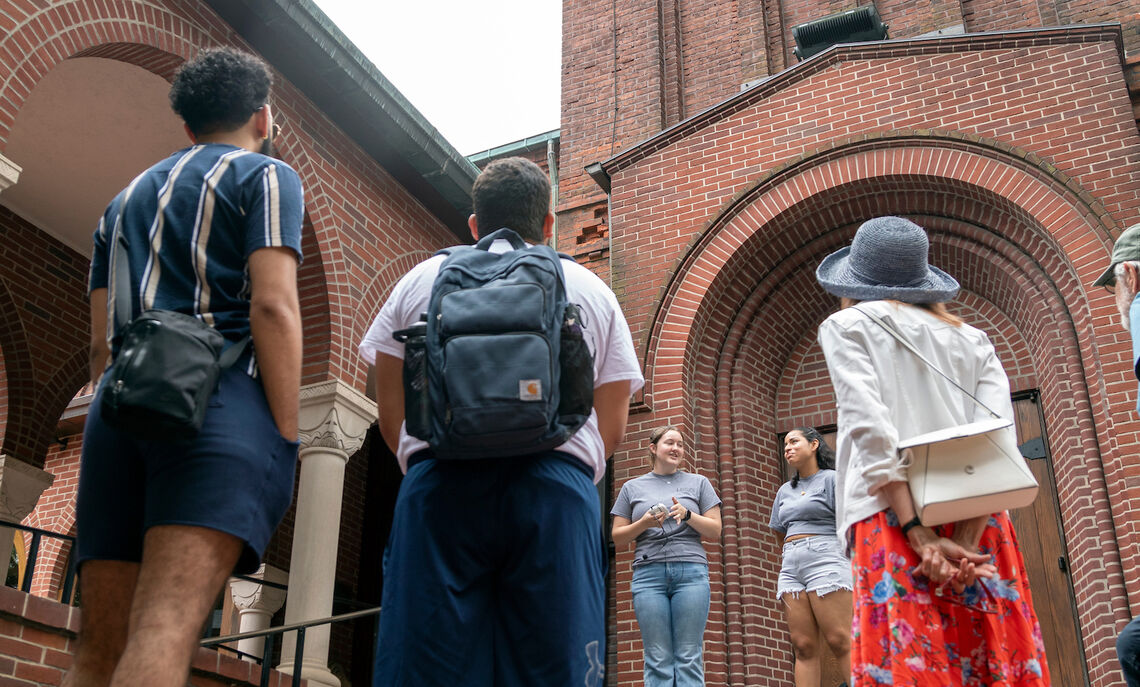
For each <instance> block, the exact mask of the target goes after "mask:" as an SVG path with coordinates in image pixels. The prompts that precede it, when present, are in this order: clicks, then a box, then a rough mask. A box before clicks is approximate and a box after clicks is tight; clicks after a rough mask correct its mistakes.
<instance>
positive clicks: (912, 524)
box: [902, 515, 922, 537]
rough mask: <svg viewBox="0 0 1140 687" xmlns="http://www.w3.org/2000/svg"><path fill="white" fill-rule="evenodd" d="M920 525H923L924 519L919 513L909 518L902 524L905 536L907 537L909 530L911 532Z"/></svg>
mask: <svg viewBox="0 0 1140 687" xmlns="http://www.w3.org/2000/svg"><path fill="white" fill-rule="evenodd" d="M920 525H922V521H921V520H919V519H918V516H917V515H916V516H914V517H913V518H911V519H910V520H907V521H906V522H905V523H903V526H902V533H903V536H904V537H905V536H906V533H907V532H910V531H911V530H913V529H914V528H916V527H918V526H920Z"/></svg>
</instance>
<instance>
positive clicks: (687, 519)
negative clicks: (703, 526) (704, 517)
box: [681, 508, 693, 522]
mask: <svg viewBox="0 0 1140 687" xmlns="http://www.w3.org/2000/svg"><path fill="white" fill-rule="evenodd" d="M691 517H693V511H691V510H689V509H687V508H686V509H685V517H683V518H681V522H688V521H689V518H691Z"/></svg>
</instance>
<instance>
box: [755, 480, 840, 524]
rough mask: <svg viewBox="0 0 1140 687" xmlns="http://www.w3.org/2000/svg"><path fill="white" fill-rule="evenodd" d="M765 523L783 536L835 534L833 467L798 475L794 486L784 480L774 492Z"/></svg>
mask: <svg viewBox="0 0 1140 687" xmlns="http://www.w3.org/2000/svg"><path fill="white" fill-rule="evenodd" d="M768 526H769V527H771V528H772V529H774V530H776V531H777V532H779V533H781V534H783V535H784V536H785V537H790V536H792V535H794V534H829V535H831V536H833V537H834V536H836V534H835V470H820V471H818V472H816V473H815V474H814V475H812V476H811V477H806V478H805V477H801V478H800V481H799V483H798V484H796V486H794V487H793V486H792V483H791V482H785V483H784V485H783V486H781V487H780V489H779V491H777V492H776V501H775V503H773V504H772V518H771V520H769V521H768Z"/></svg>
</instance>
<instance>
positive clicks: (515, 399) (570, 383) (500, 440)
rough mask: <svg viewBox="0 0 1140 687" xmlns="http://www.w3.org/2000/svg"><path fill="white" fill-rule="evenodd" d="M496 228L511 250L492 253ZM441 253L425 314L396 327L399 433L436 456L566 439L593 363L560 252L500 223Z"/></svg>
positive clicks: (502, 453) (589, 401) (587, 407)
mask: <svg viewBox="0 0 1140 687" xmlns="http://www.w3.org/2000/svg"><path fill="white" fill-rule="evenodd" d="M496 239H507V240H508V241H510V242H511V245H512V247H513V248H514V250H511V251H508V252H506V253H492V252H490V250H489V249H490V246H491V244H492V243H493V242H494V241H495V240H496ZM440 253H443V254H445V255H447V259H446V260H444V262H443V264H442V265H441V266H440V269H439V274H438V275H437V276H436V278H435V282H434V284H433V285H432V292H431V299H430V301H429V304H428V311H427V313H425V314H424V315H423V316H421V322H420V323H418V324H417V325H416V326H413V327H410V328H408V329H403V330H400V331H398V332H394V333H393V336H394V337H395V338H396V340H398V341H402V342H404V344H405V349H404V406H405V422H406V423H407V424H406V430H407V432H408V434H410V435H412V436H414V437H418V438H420V439H423V440H425V441H427V442H428V444H429V445H430V446H431V449H432V451H433V453H434V454H435V455H436V457H438V458H491V457H506V456H518V455H526V454H531V453H538V452H541V451H546V450H549V449H552V448H554V447H556V446H558V445H559V444H562V443H565V442H566V440H567V439H569V438H570V437H571V436H572V435H573V434H574V432H576V431H578V429H579V428H580V427H581V426H582V425H583V424H585V423H586V420H587V419H589V416H590V411H591V409H592V408H593V401H594V364H593V355H592V354H591V353H590V351H589V348H588V347H587V345H586V342H585V340H584V339H583V337H582V324H583V323H582V322H581V321H580V314H579V311H578V308H577V306H575V305H573V304H571V303H569V302H568V301H567V298H566V287H565V280H564V277H563V274H562V264H561V262H560V258H559V255H558V253H556V252H555V251H554V250H553V249H552V248H550V247H549V246H545V245H537V246H530V247H528V246H527V245H526V244H525V243H524V242H523V240H522V239H521V238H520V237H519V235H518V234H516V233H515V232H514V231H512V230H510V229H506V228H504V229H499V230H498V231H496V232H494V233H492V234H490V235H488V236H485V237H483V238H482V239H480V240H479V242H478V243H477V244H475V246H474V247H472V246H457V247H455V248H448V249H445V250H443V251H440ZM567 259H568V258H567Z"/></svg>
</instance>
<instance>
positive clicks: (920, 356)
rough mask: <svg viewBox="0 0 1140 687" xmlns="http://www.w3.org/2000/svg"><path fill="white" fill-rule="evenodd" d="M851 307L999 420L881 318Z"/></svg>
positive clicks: (976, 398)
mask: <svg viewBox="0 0 1140 687" xmlns="http://www.w3.org/2000/svg"><path fill="white" fill-rule="evenodd" d="M851 307H853V308H855V309H856V310H858V311H859V312H861V313H863V314H864V315H866V316H867V317H869V318H871V320H872V321H873V322H874V323H875V324H877V325H879V326H880V327H882V328H883V329H885V330H886V332H887V333H888V334H890V335H891V336H893V337H894V338H895V340H896V341H898V342H899V343H900V344H902V345H903V348H905V349H906V350H908V351H910V352H911V353H913V354H914V355H915V357H916V358H918V359H919V360H921V361H922V362H924V363H926V365H927V366H928V367H929V368H930V369H932V370H934V371H935V372H937V373H938V374H940V375H942V376H943V377H944V378H945V379H946V381H948V382H950V383H951V384H953V385H954V386H956V387H958V389H959V390H960V391H961V392H962V393H964V394H966V395H967V396H969V397H970V398H972V399H974V403H977V404H978V405H979V406H981V407H982V408H983V409H985V411H986V412H988V413H989V414H990V415H993V416H994V417H995V418H999V419H1000V418H1001V415H998V414H997V413H995V412H994V411H993V409H991V408H990V407H989V406H988V405H986V404H985V403H982V402H981V401H980V400H979V399H978V397H977V396H975V395H973V394H972V393H970V392H969V391H967V390H966V388H965V387H963V386H962V385H961V384H959V383H958V381H957V380H955V379H954V378H953V377H951V376H950V375H948V374H946V373H945V372H943V371H942V369H941V368H939V367H938V366H937V365H935V364H934V363H932V362H930V360H928V359H927V358H926V356H924V355H923V354H922V352H921V351H919V350H918V349H917V348H915V347H914V344H912V343H911V342H909V341H907V340H906V339H905V338H904V337H903V335H902V334H900V333H899V332H898V331H896V330H895V328H894V327H890V326H888V325H887V323H886V322H884V321H883V320H882V318H881V317H879V316H878V315H875V314H874V313H869V312H867V311H866V310H864V309H862V308H860V307H859V306H857V305H854V306H851Z"/></svg>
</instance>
